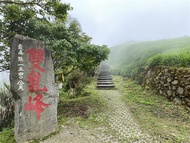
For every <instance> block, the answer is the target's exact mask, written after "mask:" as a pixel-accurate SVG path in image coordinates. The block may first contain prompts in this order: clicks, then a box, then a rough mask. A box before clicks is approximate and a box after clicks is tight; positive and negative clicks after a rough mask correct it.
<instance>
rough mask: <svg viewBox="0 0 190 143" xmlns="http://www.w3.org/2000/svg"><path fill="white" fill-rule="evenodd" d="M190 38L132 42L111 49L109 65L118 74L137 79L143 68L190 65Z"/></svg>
mask: <svg viewBox="0 0 190 143" xmlns="http://www.w3.org/2000/svg"><path fill="white" fill-rule="evenodd" d="M189 51H190V37H182V38H175V39H167V40H159V41H146V42H130V43H127V44H123V45H119V46H115V47H112V48H111V54H110V55H109V60H108V61H107V62H108V64H109V65H110V66H111V68H112V69H114V70H113V72H114V71H117V72H116V73H120V74H121V75H124V76H129V77H135V76H137V75H138V74H140V72H141V70H142V67H143V66H158V65H164V66H177V67H181V66H182V67H188V66H189V65H190V53H189Z"/></svg>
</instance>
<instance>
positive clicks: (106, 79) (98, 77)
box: [98, 77, 112, 80]
mask: <svg viewBox="0 0 190 143" xmlns="http://www.w3.org/2000/svg"><path fill="white" fill-rule="evenodd" d="M98 80H112V78H111V77H109V78H104V77H102V78H101V77H100V78H99V77H98Z"/></svg>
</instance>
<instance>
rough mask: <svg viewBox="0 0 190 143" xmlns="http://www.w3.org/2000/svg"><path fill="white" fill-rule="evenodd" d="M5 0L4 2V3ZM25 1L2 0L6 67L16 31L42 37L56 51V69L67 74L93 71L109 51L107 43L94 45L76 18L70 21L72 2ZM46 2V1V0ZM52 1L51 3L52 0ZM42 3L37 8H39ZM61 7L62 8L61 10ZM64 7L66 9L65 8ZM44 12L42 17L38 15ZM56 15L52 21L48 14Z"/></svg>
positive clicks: (7, 66) (1, 24)
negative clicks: (69, 12)
mask: <svg viewBox="0 0 190 143" xmlns="http://www.w3.org/2000/svg"><path fill="white" fill-rule="evenodd" d="M3 2H4V3H3ZM36 2H38V1H36V0H30V1H27V2H23V1H21V0H18V1H16V2H15V1H0V3H3V5H2V6H0V8H1V11H2V12H3V16H4V18H3V19H2V20H1V22H0V26H1V27H0V28H1V41H0V42H2V43H3V46H1V47H0V48H1V49H0V50H1V51H3V52H1V54H2V55H3V56H4V59H1V60H0V63H1V64H3V66H2V68H4V69H9V50H7V49H8V47H9V41H10V39H11V38H12V37H13V36H14V35H15V34H20V35H24V36H28V37H31V38H35V39H38V40H41V41H43V42H45V43H46V46H47V47H49V48H50V49H51V51H52V57H53V64H54V71H55V72H59V71H62V72H63V73H64V75H68V74H70V73H71V72H72V71H74V70H75V69H79V70H81V71H85V72H90V71H91V70H92V69H93V68H94V67H95V66H97V65H98V64H99V63H100V62H101V61H102V60H105V59H106V58H107V56H108V54H109V49H108V48H107V46H105V45H104V46H97V45H92V44H90V42H91V39H92V38H91V37H89V36H88V35H86V34H85V33H84V32H83V31H82V28H81V26H80V23H79V22H78V21H77V20H76V19H72V20H71V21H70V22H69V23H67V24H66V18H65V17H66V15H67V11H66V10H65V9H67V10H70V9H72V8H71V7H70V6H69V5H66V4H62V3H60V1H55V0H54V1H48V2H46V1H39V2H40V3H38V4H36ZM45 2H46V3H45ZM50 2H51V3H50ZM36 6H39V7H40V8H39V9H44V11H40V10H38V9H37V10H36V9H35V7H36ZM57 7H60V9H59V10H58V9H57ZM63 7H64V8H63ZM61 8H63V11H62V10H61ZM38 14H41V17H39V16H38ZM48 14H49V15H50V14H52V15H53V16H54V17H55V19H54V21H51V20H50V19H49V18H48V16H49V15H48Z"/></svg>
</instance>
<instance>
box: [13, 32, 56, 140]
mask: <svg viewBox="0 0 190 143" xmlns="http://www.w3.org/2000/svg"><path fill="white" fill-rule="evenodd" d="M10 54H11V65H10V84H11V91H12V93H13V97H14V98H15V100H16V101H15V127H14V136H15V140H16V142H17V143H23V142H27V141H29V140H33V139H35V138H43V137H44V136H47V135H49V134H50V133H52V132H55V131H57V130H58V123H57V104H58V96H59V94H58V90H57V89H56V86H55V84H54V72H53V64H52V59H51V53H50V50H49V49H47V48H45V46H44V44H43V43H42V42H40V41H38V40H35V39H31V38H28V37H23V36H20V35H16V36H15V37H14V38H13V40H12V44H11V52H10Z"/></svg>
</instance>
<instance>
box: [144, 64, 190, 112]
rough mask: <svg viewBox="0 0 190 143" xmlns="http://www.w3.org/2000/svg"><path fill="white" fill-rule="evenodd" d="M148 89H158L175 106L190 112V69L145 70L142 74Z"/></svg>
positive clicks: (165, 68)
mask: <svg viewBox="0 0 190 143" xmlns="http://www.w3.org/2000/svg"><path fill="white" fill-rule="evenodd" d="M142 76H143V77H144V81H143V84H144V86H145V87H146V88H153V89H156V90H157V91H158V92H159V93H160V94H161V95H163V96H166V97H167V98H168V99H169V100H171V101H174V103H175V104H183V105H186V107H187V109H188V110H190V68H172V67H154V68H151V69H150V68H145V69H144V72H143V74H142Z"/></svg>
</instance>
